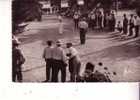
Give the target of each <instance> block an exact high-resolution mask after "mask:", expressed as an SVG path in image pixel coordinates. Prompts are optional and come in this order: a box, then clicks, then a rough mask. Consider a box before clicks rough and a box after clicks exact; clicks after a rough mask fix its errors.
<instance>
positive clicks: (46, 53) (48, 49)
mask: <svg viewBox="0 0 140 100" xmlns="http://www.w3.org/2000/svg"><path fill="white" fill-rule="evenodd" d="M53 49H54V47H53V46H50V47H46V48H45V49H44V52H43V58H45V59H52V58H53Z"/></svg>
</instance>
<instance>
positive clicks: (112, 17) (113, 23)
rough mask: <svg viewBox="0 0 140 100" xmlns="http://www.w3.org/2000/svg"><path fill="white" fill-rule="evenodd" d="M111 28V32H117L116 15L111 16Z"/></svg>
mask: <svg viewBox="0 0 140 100" xmlns="http://www.w3.org/2000/svg"><path fill="white" fill-rule="evenodd" d="M110 25H111V26H110V28H111V31H113V32H114V31H115V25H116V18H115V15H114V14H111V23H110Z"/></svg>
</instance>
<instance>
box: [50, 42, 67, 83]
mask: <svg viewBox="0 0 140 100" xmlns="http://www.w3.org/2000/svg"><path fill="white" fill-rule="evenodd" d="M53 59H54V62H53V65H54V66H53V69H52V82H58V73H59V71H61V82H65V81H66V66H67V64H66V60H67V58H66V54H65V52H64V49H63V48H62V47H61V43H60V41H57V42H56V47H55V48H54V50H53Z"/></svg>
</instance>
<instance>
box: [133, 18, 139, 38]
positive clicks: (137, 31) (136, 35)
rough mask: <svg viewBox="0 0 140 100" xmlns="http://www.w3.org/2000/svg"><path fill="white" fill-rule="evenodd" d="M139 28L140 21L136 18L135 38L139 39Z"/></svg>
mask: <svg viewBox="0 0 140 100" xmlns="http://www.w3.org/2000/svg"><path fill="white" fill-rule="evenodd" d="M139 26H140V19H138V18H137V16H134V27H135V36H134V37H138V35H139Z"/></svg>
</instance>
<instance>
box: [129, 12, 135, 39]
mask: <svg viewBox="0 0 140 100" xmlns="http://www.w3.org/2000/svg"><path fill="white" fill-rule="evenodd" d="M133 29H134V16H133V14H131V15H130V20H129V36H132V35H133V34H134V32H133Z"/></svg>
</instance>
